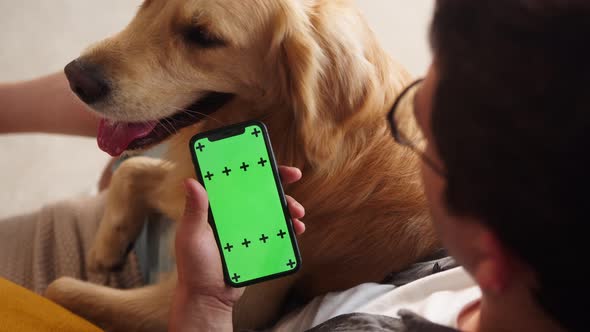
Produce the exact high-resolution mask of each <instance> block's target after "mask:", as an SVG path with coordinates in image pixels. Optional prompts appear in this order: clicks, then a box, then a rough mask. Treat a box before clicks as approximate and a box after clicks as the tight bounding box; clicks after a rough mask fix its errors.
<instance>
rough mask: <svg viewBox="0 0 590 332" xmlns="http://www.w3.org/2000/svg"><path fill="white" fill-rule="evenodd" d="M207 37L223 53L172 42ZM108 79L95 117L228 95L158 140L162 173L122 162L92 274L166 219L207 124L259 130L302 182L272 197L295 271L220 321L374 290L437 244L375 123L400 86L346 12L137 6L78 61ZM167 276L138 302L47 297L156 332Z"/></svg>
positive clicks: (405, 172) (413, 162) (398, 158)
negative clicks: (300, 221)
mask: <svg viewBox="0 0 590 332" xmlns="http://www.w3.org/2000/svg"><path fill="white" fill-rule="evenodd" d="M191 24H199V25H203V26H206V27H207V29H208V30H209V32H210V33H211V34H214V35H216V36H218V37H220V38H221V39H223V40H224V41H225V42H226V44H227V45H226V46H223V47H218V48H212V49H198V48H194V47H191V46H188V45H186V43H185V42H184V41H183V40H182V38H180V37H179V34H178V31H179V29H182V27H183V26H187V25H191ZM82 59H84V61H89V62H92V63H94V64H96V65H99V66H101V68H103V70H104V71H105V72H106V74H107V75H108V77H109V79H110V80H111V81H112V82H113V85H114V87H115V88H114V89H113V92H112V95H111V96H110V97H109V98H108V100H106V101H104V102H101V103H100V104H98V105H93V107H94V108H95V110H96V111H97V112H100V113H101V114H102V115H103V116H106V117H110V118H112V119H116V120H124V121H144V120H153V119H159V118H163V117H167V116H170V115H171V114H173V113H175V112H178V110H179V109H181V108H183V107H186V105H187V104H190V103H191V102H192V101H194V100H195V98H197V97H198V96H201V95H203V94H204V93H205V92H206V91H219V92H227V93H233V94H235V96H236V97H235V98H234V99H233V100H232V101H231V102H230V103H229V104H227V105H225V106H224V107H223V108H222V109H220V110H219V111H217V112H216V113H214V114H213V115H212V117H213V118H215V120H213V119H209V118H207V119H204V120H203V121H201V122H199V123H198V124H196V125H193V126H191V127H187V128H184V129H182V130H180V131H179V132H178V133H177V134H176V135H174V136H173V137H171V138H170V140H169V145H170V149H169V151H168V153H167V154H166V156H165V157H164V158H163V159H164V160H165V161H159V160H153V159H149V158H143V157H138V158H132V159H130V160H129V161H127V162H125V163H124V164H123V165H122V166H121V167H120V169H119V170H118V171H117V172H116V173H115V174H114V177H113V182H112V184H111V187H110V189H109V193H108V195H109V197H108V204H107V209H106V212H105V217H104V218H103V220H102V224H101V226H100V231H99V233H98V235H97V239H96V243H95V246H94V248H93V250H92V252H91V253H90V255H89V264H90V267H91V268H94V269H97V270H108V269H109V268H112V266H114V265H115V264H116V263H117V262H120V260H121V258H122V256H123V254H124V252H125V249H126V246H127V245H128V244H129V243H131V242H132V241H133V240H134V239H135V237H136V236H137V235H138V233H139V231H140V229H141V227H142V224H141V223H142V221H143V220H144V216H145V214H146V211H153V210H157V211H161V212H163V213H165V214H167V215H168V216H170V217H172V218H173V219H176V220H178V219H179V218H180V216H181V214H182V210H183V206H184V193H183V188H182V186H181V183H182V180H183V179H185V178H187V177H194V169H193V165H192V163H191V160H190V155H189V152H188V141H189V139H190V138H191V137H192V136H193V135H194V134H196V133H197V132H201V131H204V130H208V129H213V128H216V127H219V126H221V125H222V124H231V123H237V122H241V121H244V120H249V119H260V120H262V121H264V122H265V123H266V124H267V126H268V127H269V130H270V135H271V140H272V142H273V145H274V147H275V153H276V157H277V160H278V161H279V163H280V164H284V165H293V166H297V167H299V168H301V169H302V170H303V174H304V177H303V180H302V181H301V182H299V183H296V184H293V185H290V186H287V187H286V188H285V190H286V192H287V193H288V194H290V195H291V196H293V197H295V198H296V199H297V200H299V201H300V202H301V203H302V204H303V205H304V206H305V207H306V211H307V216H306V218H305V222H306V224H307V226H308V228H307V232H306V233H305V234H304V235H303V236H301V237H300V238H299V243H300V247H301V252H302V256H303V262H304V263H303V268H302V270H301V271H300V272H299V273H298V274H296V275H294V276H292V277H288V278H283V279H280V280H275V281H272V282H268V283H264V284H260V285H256V286H252V287H249V288H248V289H247V290H246V293H245V295H244V297H243V299H242V300H241V302H240V303H239V304H238V306H237V308H236V311H235V319H236V324H238V325H239V326H240V327H242V328H255V327H261V326H264V325H265V324H268V323H269V322H272V321H273V320H274V319H276V318H277V315H278V314H279V311H280V309H281V303H282V302H283V300H284V299H285V297H286V295H287V293H288V292H297V294H298V295H299V296H301V297H303V298H305V299H310V298H311V297H313V296H316V295H319V294H322V293H325V292H327V291H333V290H340V289H345V288H348V287H351V286H353V285H356V284H359V283H362V282H369V281H373V282H379V281H381V280H382V279H383V278H384V277H385V276H386V275H387V274H388V273H390V272H392V271H396V270H400V269H402V268H404V267H406V266H408V265H409V264H410V263H412V262H414V261H416V260H417V259H419V258H421V257H423V256H425V255H427V254H429V253H431V252H432V251H433V250H434V248H435V247H436V246H437V240H436V239H435V236H434V232H433V230H432V228H431V226H430V222H429V220H428V211H427V208H426V203H425V200H424V197H423V196H422V190H421V186H420V182H419V174H418V172H419V170H418V163H417V158H416V156H415V155H413V154H412V153H411V152H409V151H407V150H405V149H404V148H402V147H399V146H397V145H396V144H395V143H394V141H393V139H392V138H391V136H390V134H389V129H388V126H387V122H386V120H385V117H386V113H387V111H388V110H389V108H390V107H391V105H392V103H393V101H394V98H395V97H396V95H397V94H398V93H399V92H400V89H401V88H402V87H403V86H404V84H406V83H407V82H408V80H409V75H408V74H407V73H406V72H405V71H404V69H403V68H401V67H400V66H399V65H398V64H396V63H394V62H393V61H392V60H391V59H390V58H389V56H388V55H386V53H385V52H384V51H383V50H382V48H381V47H380V46H379V44H378V42H377V41H376V39H375V36H374V35H373V33H372V32H371V31H370V29H369V28H368V26H367V24H366V22H365V21H364V19H363V18H362V17H361V15H360V14H359V12H358V11H357V9H355V8H354V6H353V5H352V4H351V1H347V0H248V1H222V0H190V1H186V0H148V1H146V2H145V3H144V4H143V6H142V8H141V9H140V11H139V12H138V14H137V16H136V18H135V19H134V20H133V21H132V22H131V24H130V25H129V26H128V27H127V28H126V29H125V30H124V31H122V32H121V33H119V34H118V35H116V36H114V37H113V38H110V39H108V40H106V41H103V42H102V43H100V44H98V45H96V46H94V47H93V48H92V49H90V50H88V51H87V52H86V54H85V55H83V56H82ZM175 280H176V276H175V275H171V276H167V277H165V278H164V279H163V281H162V282H160V283H159V284H156V285H153V286H148V287H145V288H141V289H137V290H114V289H108V288H105V287H101V286H97V285H91V284H88V283H85V282H82V281H77V280H72V279H60V280H58V281H56V282H55V283H53V284H52V285H51V286H50V287H49V289H48V291H47V295H48V297H50V298H51V299H53V300H55V301H57V302H58V303H60V304H62V305H64V306H66V307H67V308H69V309H70V310H72V311H74V312H76V313H78V314H80V315H82V316H83V317H86V318H88V319H90V320H91V321H93V322H95V323H97V324H98V325H100V326H102V327H105V328H108V329H111V330H116V331H138V330H141V331H164V330H165V329H166V324H167V323H166V321H167V315H168V308H169V305H170V300H171V296H172V293H173V289H174V287H175Z"/></svg>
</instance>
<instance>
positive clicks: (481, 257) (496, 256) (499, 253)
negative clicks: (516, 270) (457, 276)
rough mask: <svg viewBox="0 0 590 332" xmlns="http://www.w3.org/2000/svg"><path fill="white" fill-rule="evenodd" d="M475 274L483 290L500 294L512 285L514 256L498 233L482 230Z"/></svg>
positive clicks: (478, 242) (474, 268) (474, 269)
mask: <svg viewBox="0 0 590 332" xmlns="http://www.w3.org/2000/svg"><path fill="white" fill-rule="evenodd" d="M477 247H478V249H477V250H478V251H479V252H478V254H477V262H475V265H474V267H473V276H474V278H475V281H476V282H477V284H478V285H479V286H480V288H481V289H482V291H484V292H489V293H491V294H498V293H501V292H502V291H504V290H505V289H506V288H507V287H509V286H510V280H511V278H512V264H513V258H512V256H510V254H509V252H508V250H507V249H506V248H504V246H502V244H501V242H500V241H499V239H498V238H497V237H496V235H495V234H494V233H493V232H491V231H489V230H485V231H482V233H481V235H480V237H479V239H478V241H477Z"/></svg>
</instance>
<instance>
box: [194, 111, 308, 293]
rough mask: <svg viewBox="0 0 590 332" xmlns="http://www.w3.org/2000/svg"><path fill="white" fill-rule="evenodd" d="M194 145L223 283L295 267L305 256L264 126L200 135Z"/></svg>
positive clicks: (255, 278)
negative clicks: (220, 263)
mask: <svg viewBox="0 0 590 332" xmlns="http://www.w3.org/2000/svg"><path fill="white" fill-rule="evenodd" d="M190 150H191V154H192V157H193V163H194V165H195V173H196V175H197V179H198V180H199V181H200V182H201V184H202V185H203V186H204V187H205V190H206V191H207V193H208V195H209V221H210V223H211V227H212V229H213V232H214V234H215V239H216V241H217V246H218V248H219V252H220V254H221V260H222V265H223V274H224V277H225V282H226V283H227V284H228V285H230V286H232V287H244V286H248V285H252V284H256V283H259V282H264V281H268V280H271V279H275V278H280V277H283V276H287V275H290V274H293V273H295V272H297V271H298V270H299V269H300V267H301V256H300V253H299V248H298V245H297V241H296V238H295V234H294V231H293V225H292V223H291V217H290V214H289V210H288V208H287V200H286V199H285V194H284V192H283V188H282V185H281V181H280V178H279V172H278V167H277V164H276V162H275V158H274V153H273V151H272V147H271V143H270V139H269V136H268V131H267V129H266V126H265V125H264V124H263V123H262V122H258V121H251V122H246V123H241V124H236V125H233V126H229V127H224V128H220V129H216V130H213V131H210V132H205V133H202V134H198V135H196V136H194V137H193V138H192V139H191V142H190Z"/></svg>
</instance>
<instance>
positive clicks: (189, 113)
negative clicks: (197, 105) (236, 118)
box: [169, 106, 225, 125]
mask: <svg viewBox="0 0 590 332" xmlns="http://www.w3.org/2000/svg"><path fill="white" fill-rule="evenodd" d="M169 107H170V109H172V110H176V111H181V112H185V113H187V114H188V115H200V116H203V117H206V118H208V119H211V120H214V121H216V122H217V123H219V124H221V125H224V124H225V123H223V122H222V121H220V120H219V119H216V118H215V117H213V116H211V115H209V114H205V113H202V112H199V111H194V110H189V109H186V108H180V107H175V106H169ZM195 117H196V116H195Z"/></svg>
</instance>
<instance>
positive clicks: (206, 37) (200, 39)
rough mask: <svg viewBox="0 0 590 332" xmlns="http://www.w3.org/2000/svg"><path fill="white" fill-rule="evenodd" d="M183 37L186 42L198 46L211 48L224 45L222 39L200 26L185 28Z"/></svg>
mask: <svg viewBox="0 0 590 332" xmlns="http://www.w3.org/2000/svg"><path fill="white" fill-rule="evenodd" d="M183 37H184V40H185V41H186V42H188V43H190V44H193V45H196V46H199V47H205V48H211V47H218V46H224V45H225V42H224V41H223V40H221V39H219V38H218V37H216V36H213V35H211V34H210V33H209V31H207V29H205V28H204V27H201V26H193V27H188V28H186V29H185V30H184V32H183Z"/></svg>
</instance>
